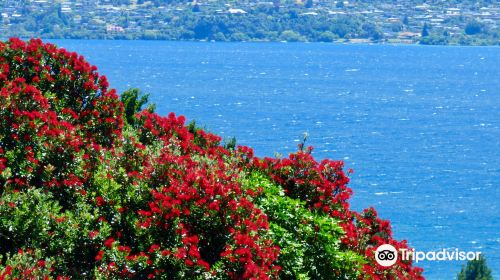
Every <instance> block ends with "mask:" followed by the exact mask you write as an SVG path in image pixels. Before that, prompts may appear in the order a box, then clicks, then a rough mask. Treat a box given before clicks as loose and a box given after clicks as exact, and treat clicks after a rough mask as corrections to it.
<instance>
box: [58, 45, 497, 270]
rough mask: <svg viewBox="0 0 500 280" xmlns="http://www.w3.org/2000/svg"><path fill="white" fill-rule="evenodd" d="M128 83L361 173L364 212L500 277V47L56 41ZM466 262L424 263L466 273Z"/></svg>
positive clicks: (359, 198)
mask: <svg viewBox="0 0 500 280" xmlns="http://www.w3.org/2000/svg"><path fill="white" fill-rule="evenodd" d="M54 42H55V43H57V44H58V45H59V46H62V47H65V48H67V49H69V50H72V51H77V52H79V53H81V54H83V55H84V56H85V57H87V59H88V60H89V61H90V62H91V63H92V64H95V65H97V66H98V67H99V70H100V72H101V73H103V74H105V75H106V76H107V77H108V78H109V80H110V83H111V85H112V87H115V88H117V89H118V90H119V91H123V90H125V89H127V88H129V87H139V88H141V89H142V90H144V91H145V92H149V93H151V97H152V98H151V99H152V101H153V102H154V103H156V104H157V111H158V112H159V113H161V114H167V113H168V112H170V111H174V112H176V113H178V114H183V115H185V116H186V117H187V118H188V120H192V119H195V120H196V121H197V123H198V124H199V125H202V126H205V127H206V128H207V129H208V130H210V131H212V132H214V133H216V134H219V135H222V136H223V137H231V136H235V137H236V138H237V140H238V143H239V144H244V145H248V146H251V147H253V148H254V150H255V152H256V154H257V155H260V156H273V155H274V154H275V153H280V154H284V155H286V154H288V153H289V152H292V151H295V150H296V147H297V144H298V142H299V140H300V139H301V138H302V134H303V133H304V132H308V133H309V140H308V144H309V145H312V146H314V147H315V150H314V155H315V156H316V157H317V158H333V159H343V160H345V162H346V166H347V167H351V168H353V169H354V170H355V174H354V175H353V176H352V181H351V184H350V186H351V187H352V188H353V189H354V197H353V199H352V206H353V208H354V209H357V210H361V209H363V208H366V207H369V206H375V207H376V209H377V210H378V212H379V214H380V216H381V217H382V218H385V219H389V220H390V221H391V222H392V227H393V231H394V235H395V236H396V237H397V238H398V239H406V240H408V242H409V244H410V245H411V246H413V247H414V248H416V249H417V250H421V251H431V250H440V249H450V250H454V249H455V248H458V249H460V250H465V251H481V252H482V253H483V254H485V255H486V257H487V260H488V264H489V266H490V268H492V269H493V270H494V276H495V278H500V217H499V212H500V211H499V201H500V189H499V187H500V80H499V77H500V48H498V47H423V46H389V45H333V44H302V43H298V44H282V43H188V42H154V41H80V40H61V41H54ZM462 264H463V262H458V261H447V262H421V263H419V265H420V266H421V267H423V268H424V269H425V276H426V277H427V278H428V279H453V278H455V277H456V274H457V273H458V272H459V270H460V267H461V265H462Z"/></svg>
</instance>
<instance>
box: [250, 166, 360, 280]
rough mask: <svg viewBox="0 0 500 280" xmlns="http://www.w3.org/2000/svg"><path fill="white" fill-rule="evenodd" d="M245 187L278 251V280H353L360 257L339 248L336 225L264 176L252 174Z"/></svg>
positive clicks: (325, 215)
mask: <svg viewBox="0 0 500 280" xmlns="http://www.w3.org/2000/svg"><path fill="white" fill-rule="evenodd" d="M243 185H244V186H245V188H248V189H250V190H252V192H255V193H258V195H256V196H255V198H254V203H255V204H256V205H257V206H258V207H259V208H260V209H262V210H263V211H264V212H265V213H266V214H267V215H268V219H269V227H270V233H269V234H270V236H271V237H272V240H273V241H274V242H275V244H277V245H278V246H279V247H280V248H281V251H280V256H279V259H278V265H280V266H281V267H282V268H283V269H282V272H281V274H280V279H355V278H356V277H357V276H359V275H357V271H358V270H357V268H358V265H360V264H362V263H364V260H363V258H362V257H361V256H359V255H357V254H355V253H354V252H352V251H343V250H341V248H340V237H341V236H342V235H343V234H344V232H343V230H342V228H341V227H340V225H339V222H338V221H337V220H335V219H334V218H333V217H331V216H328V215H327V214H325V213H321V212H319V211H311V210H309V209H308V208H307V206H306V203H305V202H304V201H301V200H298V199H293V198H290V197H288V196H286V195H285V192H284V190H283V189H282V188H281V187H280V186H278V185H275V184H273V183H271V181H270V180H269V179H268V178H266V177H265V176H264V175H262V174H260V173H257V172H254V173H251V174H250V175H249V176H248V177H247V178H246V180H245V181H244V182H243Z"/></svg>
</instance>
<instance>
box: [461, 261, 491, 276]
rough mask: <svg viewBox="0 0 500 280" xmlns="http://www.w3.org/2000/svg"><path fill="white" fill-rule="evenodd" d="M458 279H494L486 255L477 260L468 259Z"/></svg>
mask: <svg viewBox="0 0 500 280" xmlns="http://www.w3.org/2000/svg"><path fill="white" fill-rule="evenodd" d="M457 279H458V280H493V276H491V270H490V268H489V267H488V265H487V264H486V259H485V258H484V256H480V258H479V259H477V260H471V261H468V262H467V264H466V265H465V266H464V267H462V270H461V271H460V273H459V274H458V277H457Z"/></svg>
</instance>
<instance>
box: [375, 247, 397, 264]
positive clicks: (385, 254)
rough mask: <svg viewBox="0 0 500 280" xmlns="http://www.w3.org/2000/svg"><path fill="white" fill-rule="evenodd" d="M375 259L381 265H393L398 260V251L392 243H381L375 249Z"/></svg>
mask: <svg viewBox="0 0 500 280" xmlns="http://www.w3.org/2000/svg"><path fill="white" fill-rule="evenodd" d="M375 260H376V261H377V263H378V264H380V265H381V266H385V267H387V266H392V265H394V264H395V263H396V261H397V260H398V251H397V250H396V248H394V246H392V245H390V244H383V245H380V246H378V248H377V250H375Z"/></svg>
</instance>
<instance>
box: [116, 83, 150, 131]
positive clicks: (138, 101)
mask: <svg viewBox="0 0 500 280" xmlns="http://www.w3.org/2000/svg"><path fill="white" fill-rule="evenodd" d="M120 101H121V102H122V103H123V108H124V111H123V114H124V120H125V121H126V122H127V123H128V124H130V125H132V126H133V125H134V124H135V122H136V117H135V114H137V113H139V112H140V111H142V109H143V107H144V105H146V104H148V101H149V94H144V93H142V92H141V91H140V90H139V89H138V88H131V89H128V90H126V91H124V92H123V93H122V94H121V95H120ZM146 110H148V111H150V112H154V110H155V105H154V104H150V105H148V106H147V108H146Z"/></svg>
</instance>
